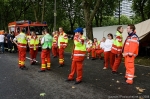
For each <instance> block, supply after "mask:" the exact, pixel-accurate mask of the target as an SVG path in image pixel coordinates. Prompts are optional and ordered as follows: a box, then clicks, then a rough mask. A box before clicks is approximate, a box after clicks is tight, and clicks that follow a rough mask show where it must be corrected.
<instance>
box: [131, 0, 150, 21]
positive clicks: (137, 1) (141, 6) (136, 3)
mask: <svg viewBox="0 0 150 99" xmlns="http://www.w3.org/2000/svg"><path fill="white" fill-rule="evenodd" d="M149 3H150V0H133V4H132V9H133V11H134V12H135V14H136V15H137V16H140V17H141V18H142V21H145V20H146V19H147V18H149V17H150V16H149V15H150V11H149V9H150V4H149ZM144 12H146V13H144ZM147 14H148V16H147Z"/></svg>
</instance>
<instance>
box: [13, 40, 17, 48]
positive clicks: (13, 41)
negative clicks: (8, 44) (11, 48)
mask: <svg viewBox="0 0 150 99" xmlns="http://www.w3.org/2000/svg"><path fill="white" fill-rule="evenodd" d="M16 41H17V39H16V38H14V39H13V42H14V43H15V44H16V45H17V46H18V44H17V42H16Z"/></svg>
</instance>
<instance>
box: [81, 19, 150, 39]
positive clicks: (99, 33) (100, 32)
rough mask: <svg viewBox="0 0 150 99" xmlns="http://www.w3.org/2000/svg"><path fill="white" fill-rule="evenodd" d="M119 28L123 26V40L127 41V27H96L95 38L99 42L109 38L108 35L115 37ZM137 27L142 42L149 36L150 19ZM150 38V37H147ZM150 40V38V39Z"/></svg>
mask: <svg viewBox="0 0 150 99" xmlns="http://www.w3.org/2000/svg"><path fill="white" fill-rule="evenodd" d="M118 26H123V28H124V31H123V34H122V35H123V38H124V39H123V40H124V41H125V38H126V37H127V36H128V34H127V25H114V26H107V27H94V28H93V36H94V38H97V39H98V40H101V39H102V38H103V37H107V34H108V33H112V34H113V35H114V36H115V33H116V31H117V30H116V29H117V27H118ZM135 27H136V33H137V35H138V36H139V38H140V40H142V39H145V37H147V36H148V34H149V32H150V19H149V20H146V21H143V22H141V23H139V24H136V25H135ZM83 34H84V35H85V36H86V30H85V29H84V33H83ZM147 38H149V36H148V37H147ZM149 39H150V38H149Z"/></svg>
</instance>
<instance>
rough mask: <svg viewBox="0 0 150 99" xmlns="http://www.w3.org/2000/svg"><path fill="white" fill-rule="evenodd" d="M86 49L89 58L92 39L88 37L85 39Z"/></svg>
mask: <svg viewBox="0 0 150 99" xmlns="http://www.w3.org/2000/svg"><path fill="white" fill-rule="evenodd" d="M86 51H87V59H89V58H90V53H91V51H92V40H90V39H87V40H86Z"/></svg>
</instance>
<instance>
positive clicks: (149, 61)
mask: <svg viewBox="0 0 150 99" xmlns="http://www.w3.org/2000/svg"><path fill="white" fill-rule="evenodd" d="M72 49H73V40H69V41H68V46H67V48H66V49H65V52H70V53H71V52H72ZM123 61H124V59H123ZM135 64H139V65H145V66H150V57H140V56H138V57H136V58H135Z"/></svg>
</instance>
